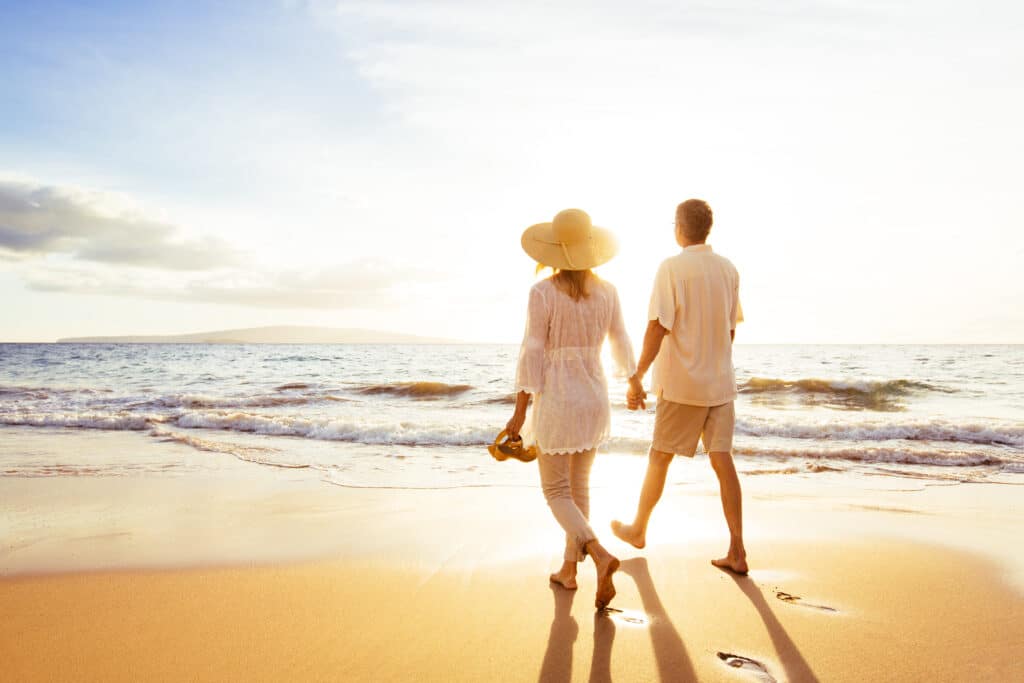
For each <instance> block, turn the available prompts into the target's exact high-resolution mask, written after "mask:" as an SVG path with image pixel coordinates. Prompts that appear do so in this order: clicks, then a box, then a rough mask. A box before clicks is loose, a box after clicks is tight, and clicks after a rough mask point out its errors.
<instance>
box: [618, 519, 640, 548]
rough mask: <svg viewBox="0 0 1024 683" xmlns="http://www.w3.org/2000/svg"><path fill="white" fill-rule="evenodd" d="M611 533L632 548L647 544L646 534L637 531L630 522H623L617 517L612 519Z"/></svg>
mask: <svg viewBox="0 0 1024 683" xmlns="http://www.w3.org/2000/svg"><path fill="white" fill-rule="evenodd" d="M612 533H613V534H615V535H616V536H618V537H619V539H620V540H623V541H625V542H626V543H628V544H630V545H631V546H633V547H634V548H643V547H644V546H645V545H647V534H642V533H639V532H638V531H637V530H636V529H634V528H633V525H632V524H623V523H622V522H620V521H619V520H617V519H616V520H613V521H612Z"/></svg>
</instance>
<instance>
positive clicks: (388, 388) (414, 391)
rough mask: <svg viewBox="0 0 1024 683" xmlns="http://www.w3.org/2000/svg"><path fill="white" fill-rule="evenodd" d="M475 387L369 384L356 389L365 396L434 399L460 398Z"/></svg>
mask: <svg viewBox="0 0 1024 683" xmlns="http://www.w3.org/2000/svg"><path fill="white" fill-rule="evenodd" d="M472 389H473V387H472V386H470V385H468V384H445V383H444V382H395V383H392V384H367V385H364V386H361V387H358V388H356V389H355V393H357V394H361V395H364V396H379V395H388V396H403V397H406V398H418V399H432V398H444V397H446V396H458V395H459V394H464V393H466V392H467V391H470V390H472Z"/></svg>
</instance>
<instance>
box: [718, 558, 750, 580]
mask: <svg viewBox="0 0 1024 683" xmlns="http://www.w3.org/2000/svg"><path fill="white" fill-rule="evenodd" d="M711 564H713V565H715V566H716V567H718V568H719V569H725V570H727V571H730V572H733V573H734V574H739V575H740V576H746V575H747V572H748V571H750V569H749V567H747V558H746V557H732V556H729V555H726V556H725V557H723V558H721V559H718V560H711Z"/></svg>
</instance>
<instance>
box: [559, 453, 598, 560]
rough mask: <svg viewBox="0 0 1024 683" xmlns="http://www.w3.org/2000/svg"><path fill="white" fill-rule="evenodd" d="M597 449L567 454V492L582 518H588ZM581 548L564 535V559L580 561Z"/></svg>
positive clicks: (582, 556) (581, 555) (582, 557)
mask: <svg viewBox="0 0 1024 683" xmlns="http://www.w3.org/2000/svg"><path fill="white" fill-rule="evenodd" d="M596 453H597V451H596V450H594V449H591V450H589V451H580V452H579V453H573V454H572V455H571V456H569V492H570V494H571V495H572V501H573V502H574V503H576V507H577V508H579V511H580V514H582V515H583V518H584V519H586V520H588V521H589V520H590V468H591V467H592V466H593V464H594V456H595V455H596ZM583 559H584V555H583V548H581V547H580V546H578V545H576V543H575V542H574V539H573V538H572V537H570V536H569V535H568V534H566V536H565V561H566V562H567V563H568V562H574V563H575V562H582V561H583Z"/></svg>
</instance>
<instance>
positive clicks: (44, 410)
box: [0, 344, 1024, 488]
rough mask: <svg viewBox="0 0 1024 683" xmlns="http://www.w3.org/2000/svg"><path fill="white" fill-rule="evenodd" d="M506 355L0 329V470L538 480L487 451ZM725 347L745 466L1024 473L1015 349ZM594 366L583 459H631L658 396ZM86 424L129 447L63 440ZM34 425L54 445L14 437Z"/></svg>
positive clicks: (999, 476) (508, 364)
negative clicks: (592, 407) (161, 340)
mask: <svg viewBox="0 0 1024 683" xmlns="http://www.w3.org/2000/svg"><path fill="white" fill-rule="evenodd" d="M517 357H518V347H517V346H515V345H263V344H247V345H231V344H211V345H205V344H0V442H4V446H3V447H2V448H0V476H2V477H90V476H146V475H148V474H160V475H161V476H169V475H174V474H187V473H188V472H189V471H191V470H194V469H196V468H197V467H199V466H200V465H197V464H196V463H201V466H202V467H211V466H212V467H216V465H217V463H218V462H225V463H226V462H228V461H230V462H231V463H234V464H235V466H236V467H237V463H239V462H241V463H243V467H246V468H248V467H251V468H260V469H263V470H266V471H267V472H290V471H294V470H306V471H307V472H308V473H313V474H315V475H316V476H318V477H320V478H322V479H323V480H324V481H325V482H328V483H331V484H336V485H339V486H348V487H369V488H458V487H480V486H484V487H486V486H536V485H537V472H536V467H535V466H530V465H524V464H522V463H518V462H503V463H498V462H496V461H494V460H493V459H492V458H491V457H490V456H489V455H488V453H487V449H486V446H487V445H488V444H489V443H491V442H492V440H493V439H494V437H495V436H496V435H497V433H498V432H499V431H500V430H501V429H502V428H503V426H504V424H505V422H506V421H507V420H508V418H509V417H510V416H511V413H512V405H513V389H514V386H513V377H514V373H515V366H516V360H517ZM734 359H735V365H736V374H737V388H738V391H739V399H738V401H737V409H736V413H737V422H736V436H735V442H734V454H735V456H736V462H737V467H738V469H739V470H740V471H741V472H742V473H744V474H746V475H750V476H753V475H762V474H775V475H782V476H786V475H796V476H810V475H814V474H816V473H820V472H843V471H851V472H858V473H862V474H879V475H891V476H899V477H912V478H919V479H929V480H935V481H943V482H947V481H948V482H1001V483H1021V482H1024V346H872V345H863V346H832V345H829V346H801V345H790V346H760V345H743V344H740V345H737V346H736V347H735V349H734ZM605 368H606V371H607V372H608V380H609V400H610V402H611V405H612V437H611V439H610V441H609V442H608V443H607V444H605V445H604V447H603V448H602V449H601V455H600V456H599V457H600V458H607V459H612V460H615V461H617V462H620V463H636V467H638V468H642V463H643V458H644V457H645V456H646V453H647V450H648V448H649V446H650V435H651V429H652V427H653V420H654V414H653V403H654V402H653V400H652V401H650V402H649V403H648V408H647V411H646V412H639V411H638V412H631V411H629V410H627V408H626V405H625V390H626V383H625V378H623V377H621V376H617V375H616V374H615V373H614V372H613V371H612V370H613V368H612V364H611V362H610V359H609V358H605ZM98 432H132V433H135V434H136V435H137V437H138V440H137V444H136V445H135V446H134V447H132V448H127V449H125V448H111V449H107V450H104V449H96V448H88V449H78V448H76V447H75V443H76V439H81V438H83V437H84V436H86V435H94V434H96V433H98ZM40 435H45V436H46V437H47V439H49V438H51V437H52V440H53V441H52V443H53V444H54V448H53V449H49V448H43V449H40V448H38V447H37V446H32V447H29V444H30V443H31V444H38V443H39V438H38V437H39V436H40ZM22 444H24V447H22ZM168 444H177V445H178V447H177V448H169V447H168ZM182 446H184V447H186V449H187V452H189V453H194V454H195V455H196V456H197V457H189V458H183V457H182V456H181V453H182V452H183V451H182ZM697 457H698V459H699V458H701V457H706V456H702V455H700V454H698V456H697Z"/></svg>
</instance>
